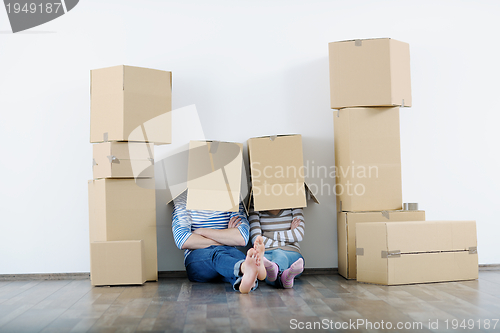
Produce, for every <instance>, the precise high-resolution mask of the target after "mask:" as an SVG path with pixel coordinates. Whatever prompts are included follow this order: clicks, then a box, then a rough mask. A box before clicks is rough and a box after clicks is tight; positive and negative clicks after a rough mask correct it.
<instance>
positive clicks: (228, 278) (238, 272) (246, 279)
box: [211, 246, 260, 293]
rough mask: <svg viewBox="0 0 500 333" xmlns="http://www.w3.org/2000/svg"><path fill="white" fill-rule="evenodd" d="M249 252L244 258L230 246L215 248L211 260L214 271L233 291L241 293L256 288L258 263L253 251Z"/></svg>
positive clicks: (243, 255) (241, 253)
mask: <svg viewBox="0 0 500 333" xmlns="http://www.w3.org/2000/svg"><path fill="white" fill-rule="evenodd" d="M250 250H252V252H250ZM250 250H249V253H247V256H245V254H243V252H241V251H240V250H238V249H236V248H234V247H232V246H217V247H215V251H214V253H213V256H212V259H211V260H212V264H213V268H214V270H215V271H217V273H218V274H220V275H221V276H222V279H223V281H225V282H228V283H231V284H232V285H233V288H234V289H235V290H238V289H239V290H240V291H241V292H242V293H248V292H249V291H250V290H251V289H255V288H256V287H255V279H256V276H257V270H258V268H259V264H260V261H259V259H258V258H257V257H256V255H255V250H253V249H250ZM248 254H250V255H248ZM247 262H248V263H247ZM254 273H255V274H254Z"/></svg>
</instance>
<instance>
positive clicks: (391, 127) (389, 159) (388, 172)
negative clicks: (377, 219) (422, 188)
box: [333, 107, 403, 211]
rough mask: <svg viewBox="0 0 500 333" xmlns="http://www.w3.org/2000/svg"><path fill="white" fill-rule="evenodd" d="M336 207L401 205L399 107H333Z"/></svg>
mask: <svg viewBox="0 0 500 333" xmlns="http://www.w3.org/2000/svg"><path fill="white" fill-rule="evenodd" d="M333 119H334V139H335V142H334V146H335V167H336V182H337V184H336V187H335V193H336V194H337V210H338V211H382V210H400V209H401V208H402V201H403V195H402V187H401V149H400V134H399V107H392V108H346V109H341V110H339V111H335V112H334V115H333Z"/></svg>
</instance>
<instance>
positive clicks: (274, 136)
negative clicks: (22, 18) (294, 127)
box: [269, 135, 278, 141]
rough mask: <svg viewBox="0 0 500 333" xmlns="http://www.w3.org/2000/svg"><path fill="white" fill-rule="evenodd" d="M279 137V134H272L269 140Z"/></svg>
mask: <svg viewBox="0 0 500 333" xmlns="http://www.w3.org/2000/svg"><path fill="white" fill-rule="evenodd" d="M277 137H278V136H277V135H271V136H270V137H269V140H271V141H274V140H276V138H277Z"/></svg>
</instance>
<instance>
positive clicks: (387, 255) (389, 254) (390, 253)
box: [380, 250, 401, 258]
mask: <svg viewBox="0 0 500 333" xmlns="http://www.w3.org/2000/svg"><path fill="white" fill-rule="evenodd" d="M380 256H381V257H382V258H399V257H401V251H400V250H393V251H382V253H381V255H380Z"/></svg>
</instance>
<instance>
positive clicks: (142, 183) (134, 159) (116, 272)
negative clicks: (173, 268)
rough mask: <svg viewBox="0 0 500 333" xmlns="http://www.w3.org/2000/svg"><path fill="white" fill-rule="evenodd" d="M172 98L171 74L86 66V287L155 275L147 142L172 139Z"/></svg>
mask: <svg viewBox="0 0 500 333" xmlns="http://www.w3.org/2000/svg"><path fill="white" fill-rule="evenodd" d="M171 96H172V75H171V72H165V71H159V70H153V69H147V68H139V67H130V66H116V67H110V68H103V69H97V70H92V71H91V124H90V142H91V143H94V146H93V178H94V179H93V180H91V181H89V184H88V188H89V230H90V264H91V267H90V274H91V282H92V285H120V284H143V283H144V282H145V281H157V280H158V267H157V253H156V249H157V243H156V200H155V181H154V155H153V151H154V146H153V145H154V144H168V143H170V142H171V112H170V111H171V110H172V97H171Z"/></svg>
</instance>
